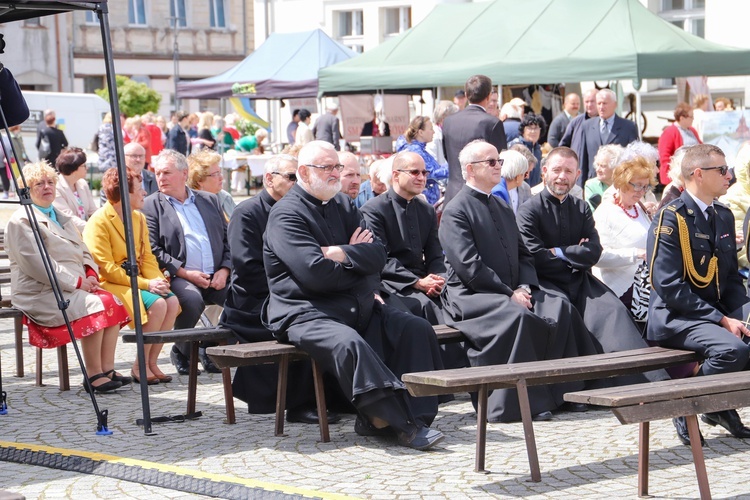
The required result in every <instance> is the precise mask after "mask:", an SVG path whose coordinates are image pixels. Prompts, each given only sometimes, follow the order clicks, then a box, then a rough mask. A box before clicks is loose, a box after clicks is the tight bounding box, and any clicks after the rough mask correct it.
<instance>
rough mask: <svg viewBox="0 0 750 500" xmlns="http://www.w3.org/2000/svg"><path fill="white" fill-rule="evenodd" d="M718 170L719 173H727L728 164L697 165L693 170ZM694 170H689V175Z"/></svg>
mask: <svg viewBox="0 0 750 500" xmlns="http://www.w3.org/2000/svg"><path fill="white" fill-rule="evenodd" d="M698 169H700V170H718V171H719V174H720V175H727V172H729V165H722V166H720V167H698V168H696V169H695V170H698ZM695 170H693V171H692V172H690V175H693V174H694V173H695Z"/></svg>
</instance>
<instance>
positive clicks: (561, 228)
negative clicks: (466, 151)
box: [517, 147, 669, 383]
mask: <svg viewBox="0 0 750 500" xmlns="http://www.w3.org/2000/svg"><path fill="white" fill-rule="evenodd" d="M542 171H543V173H544V182H545V187H544V189H543V190H542V191H541V192H540V193H538V194H536V195H534V196H533V197H532V198H531V199H530V200H529V201H527V202H526V203H524V204H523V205H521V206H520V207H519V208H518V217H517V221H518V228H519V230H520V231H521V235H522V236H523V240H524V243H525V245H526V248H528V250H529V251H530V252H531V254H532V255H533V256H534V262H535V266H534V267H535V268H536V272H537V275H538V276H539V285H540V287H541V288H542V289H543V290H548V291H552V292H557V293H562V294H564V295H565V296H566V297H567V298H568V299H569V300H570V301H571V302H572V303H573V305H574V306H575V307H576V309H577V310H578V312H579V314H580V315H581V316H582V317H583V321H584V322H585V323H586V328H588V331H589V332H590V333H591V334H592V335H593V337H594V342H595V345H596V346H597V350H598V351H599V352H602V353H605V352H617V351H626V350H629V349H640V348H643V347H648V345H647V344H646V341H645V340H643V337H642V336H641V332H640V330H639V329H638V327H637V326H636V324H635V322H634V321H633V319H632V317H631V316H630V312H629V311H628V310H627V309H626V308H625V306H624V305H623V303H622V302H621V301H620V299H619V298H618V297H617V296H616V295H615V294H614V292H612V290H610V289H609V288H607V286H606V285H605V284H604V283H602V282H601V281H599V280H598V279H597V278H596V277H595V276H594V275H593V274H592V273H591V268H592V267H593V266H594V265H596V263H597V262H598V261H599V257H600V256H601V254H602V245H601V243H599V233H597V231H596V228H595V227H594V218H593V216H592V214H591V210H590V209H589V206H588V204H587V203H586V202H585V201H583V200H581V199H578V198H576V197H574V196H571V195H570V194H569V193H570V191H571V189H572V188H573V186H575V182H576V178H577V177H578V176H579V175H580V174H581V172H580V170H579V169H578V156H577V155H576V154H575V152H574V151H573V150H572V149H570V148H566V147H558V148H555V149H553V150H552V151H550V153H549V154H548V155H547V160H546V162H545V164H544V167H542ZM645 375H646V377H645V379H644V376H643V375H641V374H638V375H633V376H629V377H619V378H618V381H619V382H624V381H628V383H633V382H644V381H646V380H649V381H656V380H666V379H668V378H669V376H668V375H667V373H666V372H665V371H664V370H656V371H652V372H647V373H646V374H645Z"/></svg>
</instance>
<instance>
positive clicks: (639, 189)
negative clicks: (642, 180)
mask: <svg viewBox="0 0 750 500" xmlns="http://www.w3.org/2000/svg"><path fill="white" fill-rule="evenodd" d="M628 184H630V187H632V188H633V191H635V192H636V193H648V192H649V191H651V189H653V187H652V186H651V184H633V183H632V182H628Z"/></svg>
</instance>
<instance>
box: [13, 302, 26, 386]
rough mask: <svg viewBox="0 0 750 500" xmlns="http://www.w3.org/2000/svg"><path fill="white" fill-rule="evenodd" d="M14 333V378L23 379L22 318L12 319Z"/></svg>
mask: <svg viewBox="0 0 750 500" xmlns="http://www.w3.org/2000/svg"><path fill="white" fill-rule="evenodd" d="M13 328H14V330H15V333H16V377H19V378H23V376H24V373H23V318H21V317H20V316H19V317H16V318H13Z"/></svg>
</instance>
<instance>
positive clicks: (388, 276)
mask: <svg viewBox="0 0 750 500" xmlns="http://www.w3.org/2000/svg"><path fill="white" fill-rule="evenodd" d="M361 211H362V215H364V217H365V219H366V220H367V222H369V224H370V227H371V229H372V232H373V233H375V236H377V237H378V238H380V240H381V241H382V242H383V243H384V244H385V249H386V252H388V260H387V261H386V264H385V267H384V268H383V273H382V276H381V278H382V280H383V283H385V284H387V285H389V286H390V287H392V288H393V289H394V290H398V291H402V290H405V289H406V288H409V287H411V286H412V285H414V283H416V282H417V280H419V279H421V278H424V277H425V276H427V275H428V274H445V264H444V263H443V247H441V246H440V241H439V240H438V224H437V217H436V216H435V209H434V208H432V205H430V204H429V203H427V202H426V201H424V200H422V198H420V197H416V198H414V199H413V200H411V201H406V199H404V198H402V197H401V196H399V195H398V194H396V192H395V191H394V190H393V188H391V189H389V190H388V191H386V192H385V193H383V194H381V195H380V196H376V197H375V198H372V199H371V200H369V201H368V202H367V203H365V205H364V206H363V207H362V208H361Z"/></svg>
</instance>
